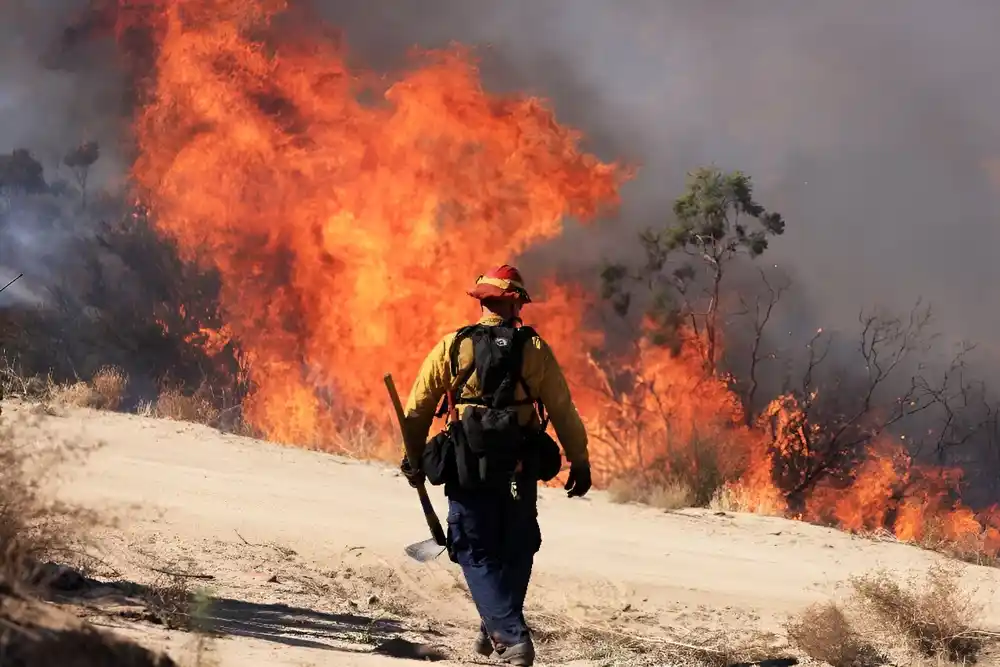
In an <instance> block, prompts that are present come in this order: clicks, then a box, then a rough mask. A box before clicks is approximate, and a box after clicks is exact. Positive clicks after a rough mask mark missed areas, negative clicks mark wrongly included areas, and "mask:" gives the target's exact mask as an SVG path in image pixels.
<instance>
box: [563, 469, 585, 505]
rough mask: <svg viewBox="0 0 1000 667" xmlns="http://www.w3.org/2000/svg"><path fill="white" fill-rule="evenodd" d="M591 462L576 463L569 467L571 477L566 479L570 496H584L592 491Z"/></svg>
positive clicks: (565, 487) (566, 487)
mask: <svg viewBox="0 0 1000 667" xmlns="http://www.w3.org/2000/svg"><path fill="white" fill-rule="evenodd" d="M590 483H591V482H590V464H589V463H574V464H572V465H571V466H570V467H569V479H567V480H566V486H564V487H563V488H564V489H566V491H568V492H569V493H567V494H566V495H567V496H568V497H570V498H582V497H583V496H585V495H586V494H587V491H590Z"/></svg>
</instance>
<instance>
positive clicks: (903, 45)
mask: <svg viewBox="0 0 1000 667" xmlns="http://www.w3.org/2000/svg"><path fill="white" fill-rule="evenodd" d="M314 4H315V5H316V6H318V9H319V10H320V12H321V13H322V15H323V16H324V17H325V18H326V19H328V20H329V21H330V22H331V23H332V24H333V25H336V26H338V27H340V28H342V29H343V31H344V37H345V40H346V43H347V45H348V48H349V50H350V52H351V53H352V54H353V59H354V60H356V61H357V62H358V63H360V64H362V65H364V66H365V67H366V68H369V69H375V70H382V71H391V70H392V69H394V68H396V67H399V66H401V65H403V64H404V63H405V60H406V54H407V52H408V51H409V50H410V49H411V48H412V47H415V46H418V47H422V48H427V47H442V46H447V45H448V44H449V43H452V42H461V43H465V44H470V45H473V46H475V47H477V55H478V57H479V58H480V59H481V66H482V70H483V73H484V78H485V81H486V85H487V86H488V87H489V88H491V89H494V90H502V91H513V90H519V91H526V92H529V93H532V94H537V95H540V96H542V97H545V98H547V99H549V100H550V101H551V103H552V104H553V106H554V107H555V109H556V111H557V113H558V116H559V118H560V119H561V120H563V121H564V122H567V123H569V124H572V125H574V126H576V127H578V128H580V129H582V130H583V131H584V133H585V135H586V137H587V142H588V145H587V147H588V148H589V149H591V150H594V151H595V152H597V153H598V154H599V155H600V156H601V157H603V158H605V159H622V160H626V161H629V162H633V163H635V164H638V165H639V166H640V171H639V173H638V176H637V178H636V179H635V180H634V181H633V182H632V183H630V184H628V186H627V187H626V188H625V191H624V203H623V207H622V210H621V212H620V214H619V215H618V216H617V217H616V219H614V220H611V221H607V222H606V223H605V224H604V225H603V226H600V227H597V228H596V229H595V228H593V227H590V228H588V229H586V230H582V229H580V228H578V227H577V226H575V225H573V224H571V225H570V229H569V230H568V231H567V233H566V235H565V236H564V238H562V239H560V240H558V241H556V242H554V243H552V244H551V245H550V246H549V247H547V248H543V249H539V250H537V251H536V252H534V253H533V254H532V256H531V257H529V258H528V259H527V261H528V262H529V263H530V265H533V266H541V265H543V264H550V263H552V262H555V263H557V264H559V265H560V266H561V267H562V268H563V269H564V270H568V271H573V270H574V269H582V270H583V271H587V270H589V268H588V267H590V266H593V265H595V264H596V263H597V262H598V261H600V260H601V259H603V258H605V257H607V258H616V257H618V258H620V257H628V256H632V255H634V253H635V247H634V244H633V243H632V242H631V238H632V237H631V235H630V233H629V232H631V231H634V230H638V229H640V228H642V227H645V226H647V225H652V224H657V223H659V222H661V221H663V220H664V219H665V218H666V216H667V215H669V206H670V202H671V200H672V198H673V197H674V196H675V195H676V194H677V193H678V192H679V190H680V188H681V187H682V186H683V179H684V173H685V171H686V170H687V169H689V168H691V167H694V166H696V165H701V164H708V163H713V164H717V165H718V166H720V167H722V168H725V169H733V168H739V169H743V170H745V171H747V172H748V173H750V174H751V175H752V176H753V178H754V180H755V182H756V184H757V187H758V195H759V199H761V201H762V202H763V203H765V205H768V206H769V207H770V208H773V209H776V210H779V211H781V212H782V213H783V214H784V215H785V217H786V219H787V220H788V223H789V226H788V232H787V233H786V234H785V236H784V237H782V238H781V239H779V240H778V241H777V242H775V243H774V244H773V248H772V252H771V253H770V255H769V257H768V260H769V263H777V264H779V265H780V266H782V267H783V268H784V269H785V270H787V271H789V272H790V273H791V274H792V275H793V277H794V281H795V283H796V289H797V290H798V292H799V294H804V295H807V296H806V298H805V299H800V301H801V302H800V303H798V304H796V311H798V312H796V314H795V318H794V320H795V321H793V322H790V323H789V325H798V326H801V327H805V328H807V329H809V330H810V331H811V330H812V329H813V328H814V327H815V326H817V325H821V326H825V327H828V328H839V327H842V326H844V327H850V326H852V325H853V324H854V323H855V322H856V316H857V311H858V309H859V308H860V307H862V306H865V305H870V304H875V303H878V304H884V305H887V306H889V307H892V308H894V309H898V310H905V309H906V308H908V307H909V306H910V305H911V304H912V302H913V300H914V299H915V298H916V297H917V296H923V297H925V298H926V299H928V300H930V301H931V302H932V303H933V304H934V305H935V308H936V311H937V314H938V318H939V320H940V321H942V322H946V323H947V327H946V328H947V331H948V335H949V336H951V337H953V338H955V339H965V338H969V339H973V340H977V341H982V342H983V343H985V344H987V345H988V346H992V345H993V344H994V341H995V339H996V337H995V335H994V333H993V331H994V330H995V328H996V327H997V326H998V325H1000V309H996V308H991V307H988V304H990V303H991V301H990V296H991V294H990V293H989V290H991V288H992V285H993V284H994V283H995V282H996V279H997V278H1000V275H998V274H1000V264H996V263H995V262H993V261H991V259H992V257H991V255H992V253H993V250H992V249H993V247H995V246H996V243H997V241H1000V226H998V225H996V224H995V222H994V221H995V220H996V217H997V214H998V212H1000V210H998V209H1000V206H998V201H1000V173H998V172H1000V169H998V168H997V167H996V165H997V164H998V158H1000V118H998V117H997V115H996V113H995V109H996V108H997V103H998V102H1000V99H998V98H1000V85H998V84H1000V72H998V71H997V69H996V67H995V63H996V62H997V61H998V56H1000V45H996V40H994V39H993V35H992V32H991V30H992V28H991V26H994V25H996V24H997V21H998V20H1000V5H997V4H996V3H995V2H990V1H989V0H969V1H968V2H963V3H960V4H956V5H947V6H945V5H944V4H942V3H939V2H934V1H933V0H886V1H884V2H880V3H877V4H875V3H871V2H866V1H865V0H845V1H843V2H838V3H820V2H818V1H813V2H806V3H803V2H800V1H799V2H796V1H794V0H772V1H771V2H768V3H765V4H760V3H755V4H753V5H750V4H748V3H733V2H726V1H724V0H706V1H705V2H699V3H696V4H692V3H687V2H683V1H682V0H666V1H664V0H627V1H621V0H549V1H547V2H545V3H538V2H534V0H510V1H509V2H504V3H486V2H472V3H470V2H464V1H461V0H428V1H425V2H420V3H416V2H410V3H400V2H398V1H397V0H365V1H364V2H359V1H353V2H345V1H343V0H339V1H337V2H334V1H332V0H317V2H316V3H314ZM87 6H88V3H87V1H86V0H45V1H44V2H26V1H24V0H21V1H18V2H15V1H9V2H7V3H5V5H4V7H3V8H2V10H0V15H2V16H3V19H4V20H2V21H0V152H6V151H9V150H10V149H12V148H14V147H17V146H27V147H30V148H31V149H32V151H33V152H34V153H35V155H36V157H38V159H39V160H40V161H41V162H42V163H43V164H44V165H45V167H46V170H47V176H48V177H50V178H67V179H68V178H69V174H68V172H67V170H66V168H65V167H64V166H61V165H60V161H61V159H62V156H63V155H64V154H65V151H66V150H67V148H68V147H71V146H73V145H75V144H77V143H79V142H80V141H83V140H88V139H96V140H98V141H99V142H101V145H102V158H101V160H100V161H99V162H98V163H97V165H95V167H94V170H93V173H92V176H91V179H92V180H91V182H92V184H93V185H94V186H96V187H108V186H112V187H114V186H117V185H119V184H120V180H121V176H122V174H123V173H124V171H125V165H126V164H127V163H126V161H125V160H124V158H123V157H122V155H123V154H124V151H123V150H122V149H121V142H122V140H123V139H124V137H125V133H124V132H123V131H122V130H123V123H122V111H123V109H122V74H121V72H119V71H118V70H117V69H116V67H115V66H114V65H113V59H112V58H110V56H109V53H108V51H107V50H108V48H109V45H108V44H103V45H102V44H100V43H95V44H94V45H92V46H88V47H87V48H86V49H77V50H75V51H74V54H73V62H72V65H73V67H72V68H70V70H69V71H67V70H66V69H58V70H57V69H51V68H48V67H46V65H45V62H44V57H45V55H46V53H47V52H48V49H49V48H50V47H51V45H52V44H54V43H55V42H56V40H57V39H58V36H59V34H60V32H61V31H62V30H63V29H64V28H65V27H66V25H67V23H68V22H69V21H70V20H71V19H72V17H73V16H74V15H76V14H78V13H79V12H80V11H82V10H83V9H85V8H86V7H87ZM984 306H985V307H984ZM803 309H804V310H805V311H806V312H801V311H802V310H803Z"/></svg>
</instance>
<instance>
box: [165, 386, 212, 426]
mask: <svg viewBox="0 0 1000 667" xmlns="http://www.w3.org/2000/svg"><path fill="white" fill-rule="evenodd" d="M153 414H154V415H155V416H157V417H162V418H164V419H173V420H176V421H185V422H195V423H197V424H209V425H212V424H214V423H215V422H217V421H218V418H219V410H218V408H216V407H215V405H214V404H213V403H212V401H211V400H210V399H209V398H208V397H207V396H205V395H204V394H202V393H198V392H195V393H194V394H191V395H186V394H184V393H182V392H181V391H180V390H177V389H167V390H165V391H163V392H161V393H160V395H159V397H157V399H156V404H155V405H154V406H153Z"/></svg>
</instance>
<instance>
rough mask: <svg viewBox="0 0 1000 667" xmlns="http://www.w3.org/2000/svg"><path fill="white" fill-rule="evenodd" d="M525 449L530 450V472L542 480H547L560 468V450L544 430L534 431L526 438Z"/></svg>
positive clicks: (556, 473) (557, 472)
mask: <svg viewBox="0 0 1000 667" xmlns="http://www.w3.org/2000/svg"><path fill="white" fill-rule="evenodd" d="M527 449H528V450H529V451H530V452H531V455H530V457H527V458H529V459H530V460H531V468H532V469H531V473H532V475H533V476H534V477H535V478H536V479H539V480H541V481H543V482H548V481H549V480H551V479H553V478H554V477H555V476H556V475H558V474H559V471H560V470H562V452H561V451H560V450H559V445H558V444H556V441H555V440H554V439H553V438H552V436H551V435H549V434H548V433H547V432H545V431H534V432H532V433H531V436H530V437H529V438H528V442H527Z"/></svg>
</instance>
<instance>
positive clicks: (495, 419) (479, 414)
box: [456, 407, 524, 489]
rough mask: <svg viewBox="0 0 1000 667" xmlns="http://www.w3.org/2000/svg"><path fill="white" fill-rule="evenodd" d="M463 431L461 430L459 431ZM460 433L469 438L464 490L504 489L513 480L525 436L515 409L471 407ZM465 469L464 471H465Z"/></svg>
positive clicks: (460, 474)
mask: <svg viewBox="0 0 1000 667" xmlns="http://www.w3.org/2000/svg"><path fill="white" fill-rule="evenodd" d="M456 430H459V429H456ZM460 430H461V431H463V433H464V435H465V438H466V448H467V451H466V452H464V454H465V457H464V458H465V465H464V466H462V465H460V466H459V476H460V477H461V476H462V472H465V473H466V475H467V477H466V483H465V484H463V485H462V486H463V487H464V488H489V489H497V488H504V487H506V486H508V485H509V484H510V481H511V479H513V476H514V471H515V469H516V468H517V464H518V461H519V458H520V453H521V451H522V441H523V439H524V434H523V431H522V429H521V426H520V425H519V424H518V420H517V413H516V411H515V410H513V409H486V410H483V409H481V408H476V407H469V408H467V409H466V410H465V411H464V412H463V414H462V422H461V426H460ZM463 468H464V469H463Z"/></svg>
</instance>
